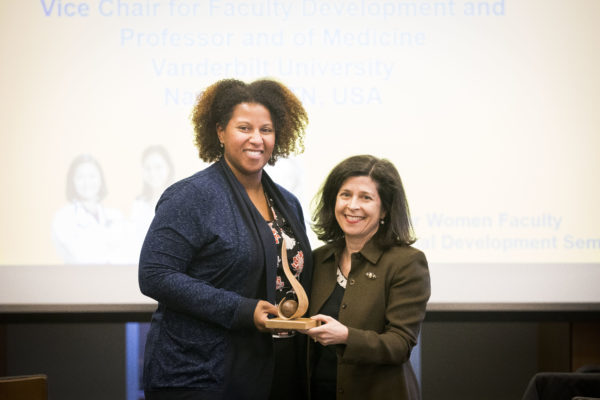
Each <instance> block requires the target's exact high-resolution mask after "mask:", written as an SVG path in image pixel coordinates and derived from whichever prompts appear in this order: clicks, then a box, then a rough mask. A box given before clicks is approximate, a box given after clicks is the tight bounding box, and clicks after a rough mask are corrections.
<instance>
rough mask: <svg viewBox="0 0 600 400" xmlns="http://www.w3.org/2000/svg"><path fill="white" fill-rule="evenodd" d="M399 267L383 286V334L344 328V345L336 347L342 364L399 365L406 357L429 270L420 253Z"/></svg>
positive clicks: (427, 287)
mask: <svg viewBox="0 0 600 400" xmlns="http://www.w3.org/2000/svg"><path fill="white" fill-rule="evenodd" d="M399 267H400V268H394V272H393V274H392V275H391V279H390V282H388V283H387V293H388V294H387V300H386V305H385V311H384V313H385V314H384V315H385V321H386V323H385V327H384V329H383V331H382V332H381V333H378V332H376V331H375V330H363V329H360V328H359V327H348V340H347V342H346V345H345V346H339V347H338V352H339V354H340V355H341V357H342V359H341V361H342V362H349V363H369V364H402V363H404V362H406V361H408V359H409V358H410V353H411V350H412V348H413V347H414V346H415V345H416V343H417V338H418V336H419V331H420V328H421V323H422V322H423V319H424V318H425V308H426V305H427V301H428V300H429V295H430V281H429V270H428V266H427V260H426V259H425V255H424V254H423V253H422V252H420V251H417V252H415V253H414V255H413V257H411V258H410V259H409V260H408V262H407V264H406V265H401V266H399ZM374 312H375V311H374ZM358 325H360V323H359V324H358Z"/></svg>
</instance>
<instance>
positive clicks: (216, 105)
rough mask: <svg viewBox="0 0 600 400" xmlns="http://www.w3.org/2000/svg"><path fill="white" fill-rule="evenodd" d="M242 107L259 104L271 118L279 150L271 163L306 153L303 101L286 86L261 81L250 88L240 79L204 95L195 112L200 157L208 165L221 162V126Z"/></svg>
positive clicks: (220, 83)
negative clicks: (219, 133)
mask: <svg viewBox="0 0 600 400" xmlns="http://www.w3.org/2000/svg"><path fill="white" fill-rule="evenodd" d="M240 103H258V104H261V105H263V106H264V107H265V108H266V109H267V110H269V113H270V114H271V120H272V121H273V128H274V129H275V147H274V149H273V154H272V156H271V159H270V160H269V164H270V165H273V164H275V162H276V161H277V159H278V158H279V157H281V156H283V157H287V156H289V155H290V154H292V153H294V154H298V153H302V152H303V151H304V134H305V131H306V125H307V124H308V116H307V114H306V111H305V110H304V107H303V106H302V103H301V102H300V100H299V99H298V98H297V97H296V96H295V95H294V94H293V93H292V91H291V90H290V89H288V88H287V87H286V86H284V85H283V84H281V83H279V82H277V81H274V80H271V79H260V80H256V81H254V82H251V83H249V84H247V83H244V82H242V81H239V80H237V79H224V80H221V81H218V82H216V83H214V84H212V85H210V86H209V87H208V88H206V90H204V92H202V93H201V94H200V95H199V96H198V99H197V101H196V105H195V106H194V109H193V110H192V115H191V119H192V123H193V125H194V132H195V143H196V147H198V155H199V156H200V159H202V160H203V161H205V162H212V161H217V160H218V159H219V158H221V156H222V155H223V150H222V148H221V146H220V142H219V138H218V136H217V126H222V127H225V126H226V125H227V124H228V123H229V120H230V119H231V116H232V114H233V109H234V108H235V106H237V105H238V104H240Z"/></svg>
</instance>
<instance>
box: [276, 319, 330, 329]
mask: <svg viewBox="0 0 600 400" xmlns="http://www.w3.org/2000/svg"><path fill="white" fill-rule="evenodd" d="M318 325H319V321H317V320H316V319H310V318H294V319H283V318H271V319H269V320H267V321H266V322H265V326H266V327H267V328H269V329H286V330H290V331H292V330H296V329H310V328H314V327H316V326H318Z"/></svg>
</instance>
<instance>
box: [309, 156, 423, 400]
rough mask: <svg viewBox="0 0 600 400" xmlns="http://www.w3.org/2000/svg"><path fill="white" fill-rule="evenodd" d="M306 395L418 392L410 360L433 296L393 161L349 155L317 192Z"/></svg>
mask: <svg viewBox="0 0 600 400" xmlns="http://www.w3.org/2000/svg"><path fill="white" fill-rule="evenodd" d="M317 200H318V203H317V208H316V210H315V214H314V221H315V224H314V230H315V232H316V233H317V236H318V238H319V239H320V240H323V241H324V242H325V243H326V244H325V245H324V246H322V247H320V248H319V249H317V250H316V251H314V252H313V257H314V269H313V281H312V293H311V299H310V309H309V313H310V315H313V317H312V318H314V319H317V320H319V321H320V322H321V325H320V326H318V327H316V328H312V329H310V330H307V331H305V333H306V334H307V335H309V336H310V337H311V338H313V339H314V343H313V344H312V346H311V351H310V357H311V362H310V365H311V395H312V399H313V400H315V399H334V398H338V399H378V400H379V399H396V400H404V399H408V400H413V399H420V390H419V386H418V383H417V380H416V377H415V374H414V372H413V370H412V367H411V365H410V363H409V358H410V353H411V349H412V348H413V347H414V346H415V345H416V344H417V338H418V336H419V330H420V328H421V323H422V322H423V319H424V317H425V307H426V305H427V301H428V299H429V295H430V283H429V270H428V267H427V260H426V258H425V255H424V254H423V253H422V252H421V251H419V250H417V249H415V248H413V247H411V246H410V245H411V244H412V243H414V241H415V239H414V234H413V230H412V225H411V221H410V213H409V208H408V204H407V201H406V196H405V193H404V188H403V186H402V181H401V179H400V175H399V174H398V171H397V170H396V168H395V167H394V165H393V164H392V163H390V162H389V161H387V160H384V159H378V158H376V157H373V156H370V155H361V156H354V157H350V158H348V159H346V160H344V161H342V162H341V163H340V164H338V165H337V166H336V167H335V168H334V169H333V170H332V171H331V173H330V174H329V176H328V177H327V179H326V181H325V183H324V184H323V187H322V188H321V191H320V192H319V194H318V197H317Z"/></svg>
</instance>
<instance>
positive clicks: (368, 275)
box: [365, 272, 377, 279]
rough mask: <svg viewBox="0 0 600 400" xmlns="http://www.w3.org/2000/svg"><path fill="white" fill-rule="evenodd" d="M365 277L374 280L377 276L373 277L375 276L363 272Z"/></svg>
mask: <svg viewBox="0 0 600 400" xmlns="http://www.w3.org/2000/svg"><path fill="white" fill-rule="evenodd" d="M365 275H366V276H367V278H369V279H375V278H377V275H375V274H374V273H372V272H365Z"/></svg>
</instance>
